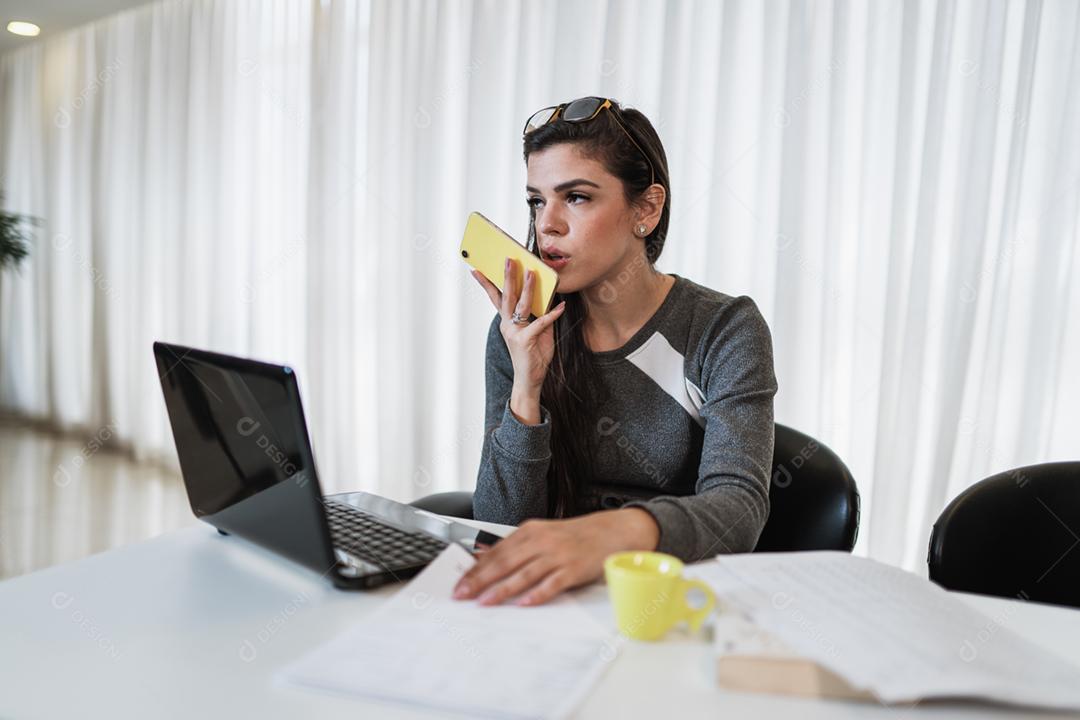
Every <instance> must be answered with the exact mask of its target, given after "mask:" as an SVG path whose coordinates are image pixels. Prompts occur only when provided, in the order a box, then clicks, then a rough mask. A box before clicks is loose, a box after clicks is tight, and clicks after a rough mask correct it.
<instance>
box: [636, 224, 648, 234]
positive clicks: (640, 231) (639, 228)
mask: <svg viewBox="0 0 1080 720" xmlns="http://www.w3.org/2000/svg"><path fill="white" fill-rule="evenodd" d="M637 234H638V237H645V236H646V235H648V234H649V228H648V227H646V225H645V223H641V224H640V225H638V226H637Z"/></svg>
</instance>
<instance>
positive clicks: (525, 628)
mask: <svg viewBox="0 0 1080 720" xmlns="http://www.w3.org/2000/svg"><path fill="white" fill-rule="evenodd" d="M474 563H475V559H474V558H473V557H472V556H471V555H470V554H469V553H468V552H467V551H465V550H464V549H463V548H461V547H460V546H458V545H454V544H451V545H450V546H449V547H448V548H447V549H446V550H444V551H443V553H442V554H441V555H440V556H439V557H438V558H437V559H436V560H435V561H434V562H433V563H432V564H431V565H429V566H428V567H427V568H425V569H424V571H423V572H422V573H421V574H420V575H418V576H416V577H415V578H414V579H413V580H412V581H411V582H410V583H409V584H408V585H406V586H405V587H404V588H402V589H401V590H400V591H399V592H398V593H397V594H395V595H394V596H393V597H392V598H390V599H389V600H388V601H387V602H386V603H385V604H384V605H383V606H381V607H380V608H379V609H378V610H376V611H375V612H374V613H373V614H372V615H370V616H369V617H368V618H366V619H365V620H364V622H362V623H361V624H360V625H358V626H356V627H355V628H353V629H352V630H350V631H348V632H347V633H345V634H344V635H342V636H341V637H339V638H337V639H335V640H333V641H332V642H330V643H328V644H326V645H324V646H323V647H321V648H319V649H317V650H315V651H314V652H312V653H311V654H309V655H307V656H306V657H304V658H301V659H300V660H299V661H298V662H296V663H294V664H293V665H291V666H289V667H287V668H285V669H284V670H283V671H282V673H281V676H280V677H281V679H283V680H285V681H287V682H292V683H296V684H300V685H305V686H309V687H314V688H319V689H323V690H330V691H336V692H341V693H346V694H352V695H358V696H364V697H371V698H378V699H384V700H392V701H399V702H403V703H408V704H412V705H418V706H424V707H429V708H433V709H437V710H440V711H444V712H445V711H456V712H460V713H462V714H464V715H468V716H484V717H498V718H558V717H565V716H566V715H568V714H569V713H570V712H571V711H572V710H573V709H574V707H576V706H577V704H578V703H579V702H580V701H581V700H582V699H583V698H584V695H585V693H586V692H588V690H589V688H590V687H592V685H593V683H595V681H596V680H597V679H598V678H599V677H600V675H601V674H602V673H603V671H604V669H605V668H606V667H607V665H608V664H609V663H610V662H611V660H613V659H614V657H615V654H616V648H617V644H616V642H615V627H614V621H613V619H612V618H611V617H610V616H611V611H610V608H609V607H608V606H607V603H606V596H605V595H604V594H602V592H601V593H598V592H596V590H600V591H603V590H604V588H591V589H587V590H585V591H584V592H580V593H576V594H571V595H564V596H562V597H560V598H558V599H556V600H555V601H554V602H551V603H549V604H546V605H540V606H536V607H517V606H513V605H504V606H497V607H482V606H479V605H477V604H476V602H475V601H461V600H454V599H452V598H451V592H452V589H453V586H454V584H455V583H456V582H457V580H458V578H460V577H461V575H462V574H463V573H464V572H465V571H466V570H468V568H469V567H471V566H472V565H473V564H474Z"/></svg>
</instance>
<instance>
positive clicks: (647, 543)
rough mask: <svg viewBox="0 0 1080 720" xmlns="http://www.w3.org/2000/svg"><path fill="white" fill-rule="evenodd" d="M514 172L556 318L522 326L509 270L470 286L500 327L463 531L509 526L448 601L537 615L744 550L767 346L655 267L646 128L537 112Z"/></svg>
mask: <svg viewBox="0 0 1080 720" xmlns="http://www.w3.org/2000/svg"><path fill="white" fill-rule="evenodd" d="M524 154H525V163H526V167H527V175H528V183H527V186H526V192H527V193H528V199H527V203H528V205H529V214H530V224H529V242H528V247H529V249H530V250H531V251H532V252H533V253H535V254H537V255H539V256H540V257H541V258H542V259H543V260H544V262H545V263H547V264H548V265H549V266H551V267H552V268H554V269H555V270H556V271H557V272H558V273H559V291H560V292H559V297H558V299H560V300H561V302H560V303H559V304H558V305H556V307H555V308H554V309H553V310H551V311H550V312H548V313H547V314H545V315H543V316H541V317H539V318H536V319H534V320H531V321H530V319H529V317H528V315H529V311H528V308H529V307H530V302H529V298H531V297H532V293H533V286H534V279H533V277H532V273H528V274H527V276H526V277H525V278H524V279H523V282H522V278H519V277H518V275H519V273H518V269H517V268H516V267H514V266H513V264H512V263H508V264H507V267H506V270H505V272H506V282H505V283H504V287H505V290H506V291H505V292H503V293H500V292H499V290H498V289H497V288H496V287H495V286H494V285H493V284H492V283H491V282H489V281H488V280H487V279H486V278H484V276H483V275H481V274H480V273H478V272H473V276H474V277H475V278H476V279H477V281H478V282H480V284H481V285H482V286H483V287H484V289H485V290H486V291H487V293H488V296H489V297H490V298H491V302H492V304H493V305H494V306H495V308H496V309H497V310H498V313H499V314H498V315H497V316H496V317H495V318H494V320H493V321H492V323H491V327H490V330H489V333H488V339H487V370H486V375H487V412H486V423H485V428H486V432H485V438H484V446H483V452H482V457H481V462H480V472H479V476H478V478H477V484H476V492H475V494H474V496H473V504H474V516H475V517H476V518H477V519H478V520H488V521H492V522H499V523H507V524H514V525H517V524H520V527H519V529H518V530H517V531H516V532H515V533H513V534H512V535H511V536H510V537H508V538H506V539H505V540H502V541H501V542H499V543H498V544H497V545H495V546H494V547H492V548H491V549H490V550H487V551H485V552H483V553H482V554H481V555H480V557H479V561H478V562H477V563H476V565H474V566H473V568H472V569H471V570H470V571H469V572H467V573H466V574H465V575H464V576H463V577H462V578H461V580H460V581H459V582H458V584H457V586H456V588H455V592H454V597H456V598H459V599H465V598H479V600H480V602H481V604H498V603H501V602H503V601H505V600H508V599H512V598H516V600H515V601H516V603H517V604H520V605H535V604H539V603H543V602H546V601H547V600H549V599H551V598H552V597H554V596H555V595H557V594H559V593H560V592H562V591H563V590H566V589H568V588H571V587H575V586H577V585H582V584H585V583H588V582H591V581H593V580H596V579H598V578H599V577H601V575H602V574H603V562H604V558H605V557H607V556H608V555H609V554H611V553H614V552H618V551H622V550H658V551H660V552H666V553H671V554H673V555H676V556H678V557H680V558H682V559H683V560H684V561H687V562H693V561H695V560H700V559H703V558H707V557H710V556H714V555H717V554H719V553H721V552H749V551H751V550H753V549H754V545H755V543H756V542H757V538H758V535H759V533H760V532H761V528H762V526H763V525H764V523H765V518H766V517H767V515H768V511H769V495H768V487H769V485H768V483H769V473H770V470H771V464H772V450H773V396H774V395H775V394H776V379H775V377H774V374H773V363H772V341H771V338H770V335H769V330H768V327H767V326H766V324H765V322H764V320H763V319H762V317H761V314H760V313H759V312H758V310H757V307H756V306H755V305H754V303H753V301H752V300H750V299H749V298H747V297H738V298H733V297H729V296H727V295H724V294H721V293H719V292H716V291H714V290H710V289H708V288H705V287H702V286H700V285H698V284H696V283H693V282H691V281H690V280H687V279H685V278H682V277H679V276H678V275H669V274H662V273H659V272H657V271H656V269H655V268H654V264H655V262H656V260H657V259H658V258H659V257H660V253H661V251H662V250H663V248H664V241H665V238H666V235H667V228H668V220H669V218H670V214H671V192H670V188H669V183H668V168H667V158H666V155H665V153H664V149H663V146H662V145H661V143H660V139H659V137H658V135H657V134H656V131H655V129H654V128H653V126H652V124H651V123H650V122H649V120H648V119H647V118H646V117H645V116H644V115H642V114H641V113H640V112H638V111H636V110H630V109H626V110H624V109H622V108H621V107H620V106H619V105H618V103H616V102H615V101H612V100H605V99H603V98H582V99H580V100H576V101H574V102H571V103H568V104H564V105H560V106H557V107H551V108H546V109H544V110H541V111H539V112H537V113H535V114H534V115H533V117H532V118H530V120H529V122H528V123H527V124H526V127H525V134H524ZM537 518H550V519H537Z"/></svg>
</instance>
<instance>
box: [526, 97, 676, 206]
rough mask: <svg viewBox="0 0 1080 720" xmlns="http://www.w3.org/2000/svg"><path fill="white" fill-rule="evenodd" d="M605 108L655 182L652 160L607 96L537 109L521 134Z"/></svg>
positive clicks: (591, 115) (589, 116)
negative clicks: (647, 167)
mask: <svg viewBox="0 0 1080 720" xmlns="http://www.w3.org/2000/svg"><path fill="white" fill-rule="evenodd" d="M605 109H606V110H609V111H610V112H611V117H613V118H615V122H616V123H618V125H619V127H620V128H621V129H622V131H623V132H624V133H626V137H628V138H630V142H632V143H634V147H636V148H637V149H638V152H640V153H641V156H642V157H643V158H645V162H647V163H648V164H649V177H650V182H649V184H650V185H652V184H653V183H655V182H656V168H654V167H653V164H652V160H650V159H649V155H648V154H647V153H646V152H645V151H644V150H643V149H642V147H641V145H640V144H639V143H638V141H637V140H635V139H634V136H633V135H632V134H631V133H630V131H629V130H628V129H627V128H626V125H625V124H623V121H622V118H620V117H619V112H618V110H616V108H615V106H614V105H613V104H612V102H611V100H609V99H608V98H601V97H583V98H578V99H577V100H572V101H570V102H568V103H563V104H562V105H552V106H551V107H546V108H544V109H542V110H537V111H536V112H534V113H533V114H532V115H531V116H530V117H529V121H528V122H526V123H525V129H524V130H522V131H521V134H522V136H523V137H524V136H525V135H528V134H529V133H531V132H532V131H534V130H537V129H538V128H541V127H543V126H544V125H547V124H548V123H550V122H554V121H555V120H563V121H565V122H573V123H578V122H588V121H589V120H592V119H593V118H595V117H596V116H597V115H599V114H600V111H602V110H605Z"/></svg>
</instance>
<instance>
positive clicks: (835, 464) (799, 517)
mask: <svg viewBox="0 0 1080 720" xmlns="http://www.w3.org/2000/svg"><path fill="white" fill-rule="evenodd" d="M858 534H859V489H858V487H856V485H855V479H854V478H853V477H851V471H850V470H848V468H847V465H845V464H844V461H843V460H841V459H840V456H839V455H837V454H836V453H834V452H833V451H832V450H830V449H829V448H828V447H827V446H826V445H824V444H823V443H821V442H819V441H817V440H815V439H814V438H812V437H810V436H809V435H807V434H805V433H801V432H799V431H798V430H795V429H794V428H789V427H787V426H786V425H781V424H779V423H777V424H776V442H775V444H774V446H773V474H772V482H770V483H769V519H768V520H767V521H766V522H765V527H764V528H762V530H761V537H759V538H758V542H757V547H755V548H754V552H791V551H796V550H843V551H845V552H851V549H852V548H853V547H855V538H856V537H858Z"/></svg>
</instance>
